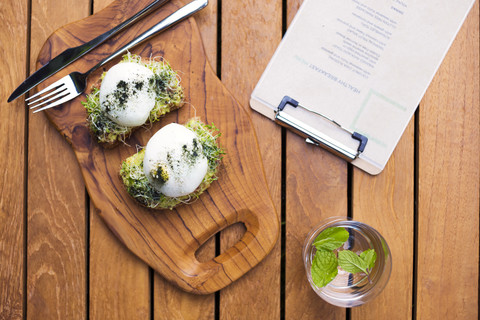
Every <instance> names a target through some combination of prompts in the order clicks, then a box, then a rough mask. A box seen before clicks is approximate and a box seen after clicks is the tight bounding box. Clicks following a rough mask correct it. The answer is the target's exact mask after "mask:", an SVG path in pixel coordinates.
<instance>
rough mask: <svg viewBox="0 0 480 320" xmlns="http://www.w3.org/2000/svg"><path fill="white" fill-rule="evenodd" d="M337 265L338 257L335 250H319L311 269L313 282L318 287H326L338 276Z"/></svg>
mask: <svg viewBox="0 0 480 320" xmlns="http://www.w3.org/2000/svg"><path fill="white" fill-rule="evenodd" d="M337 266H338V261H337V257H336V256H335V254H334V253H333V252H331V251H326V250H317V252H316V253H315V257H314V258H313V261H312V268H311V270H310V272H311V274H312V280H313V283H315V285H316V286H317V287H325V286H326V285H327V284H329V283H330V281H332V280H333V279H334V278H335V277H336V276H337V273H338V269H337Z"/></svg>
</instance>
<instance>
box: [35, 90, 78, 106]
mask: <svg viewBox="0 0 480 320" xmlns="http://www.w3.org/2000/svg"><path fill="white" fill-rule="evenodd" d="M69 94H70V92H68V91H67V92H65V93H63V91H61V92H60V93H59V94H57V95H55V96H53V97H51V98H50V99H47V100H45V101H41V102H39V103H38V104H36V105H32V106H31V107H30V110H33V109H36V108H38V107H41V106H43V105H48V103H49V102H52V103H55V102H56V100H58V99H63V98H64V97H66V96H68V95H69ZM40 100H41V99H40ZM29 105H30V104H29Z"/></svg>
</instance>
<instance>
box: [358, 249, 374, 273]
mask: <svg viewBox="0 0 480 320" xmlns="http://www.w3.org/2000/svg"><path fill="white" fill-rule="evenodd" d="M360 258H362V259H363V261H364V262H365V264H366V265H367V269H368V270H372V269H373V267H374V266H375V261H376V260H377V253H376V252H375V250H373V249H368V250H365V251H363V252H362V253H360Z"/></svg>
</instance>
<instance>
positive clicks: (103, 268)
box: [88, 0, 152, 320]
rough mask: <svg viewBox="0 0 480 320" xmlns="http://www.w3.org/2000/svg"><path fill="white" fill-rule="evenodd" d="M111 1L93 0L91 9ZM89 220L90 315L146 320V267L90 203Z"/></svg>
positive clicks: (147, 308)
mask: <svg viewBox="0 0 480 320" xmlns="http://www.w3.org/2000/svg"><path fill="white" fill-rule="evenodd" d="M111 2H112V1H111V0H95V1H94V3H93V5H94V6H93V12H94V13H96V12H99V11H100V10H102V9H104V8H105V7H106V6H107V5H108V4H110V3H111ZM136 10H140V8H136ZM118 22H120V20H119V21H118ZM89 223H90V234H89V236H90V238H89V270H88V273H89V301H88V304H89V312H90V314H89V316H90V318H91V319H118V320H120V319H139V320H141V319H150V309H151V308H150V305H151V303H152V302H151V301H150V290H151V289H152V288H151V285H150V274H149V268H148V266H147V265H146V264H145V263H144V262H143V261H141V260H140V259H139V258H138V257H136V256H135V255H134V254H132V253H131V252H130V250H128V249H127V248H126V247H125V246H124V245H123V244H122V243H120V242H119V241H118V239H117V237H116V236H115V235H114V234H113V233H112V232H111V231H110V230H109V229H108V227H107V226H106V225H105V223H104V222H103V221H102V219H101V218H100V217H99V214H98V211H97V210H96V209H95V207H94V206H93V204H91V203H90V221H89Z"/></svg>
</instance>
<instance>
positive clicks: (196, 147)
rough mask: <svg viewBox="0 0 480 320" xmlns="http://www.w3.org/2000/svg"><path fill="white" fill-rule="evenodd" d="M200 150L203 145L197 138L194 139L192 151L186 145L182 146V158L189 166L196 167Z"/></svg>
mask: <svg viewBox="0 0 480 320" xmlns="http://www.w3.org/2000/svg"><path fill="white" fill-rule="evenodd" d="M200 148H201V145H200V143H199V142H198V140H197V139H196V138H194V139H193V140H192V148H191V149H189V148H188V146H187V145H186V144H184V145H183V146H182V158H183V159H184V160H185V162H186V163H187V164H188V165H190V166H193V165H195V163H196V161H197V158H198V157H199V156H200V154H201V150H200Z"/></svg>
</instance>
